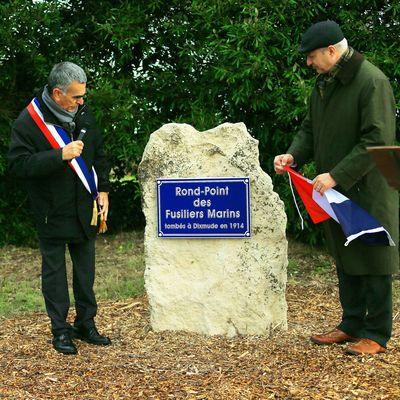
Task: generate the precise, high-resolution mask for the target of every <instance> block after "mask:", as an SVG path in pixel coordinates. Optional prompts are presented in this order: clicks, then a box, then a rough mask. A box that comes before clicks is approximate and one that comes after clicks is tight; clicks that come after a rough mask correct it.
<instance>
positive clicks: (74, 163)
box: [27, 97, 98, 200]
mask: <svg viewBox="0 0 400 400" xmlns="http://www.w3.org/2000/svg"><path fill="white" fill-rule="evenodd" d="M27 109H28V112H29V114H30V116H31V117H32V119H33V120H34V121H35V123H36V125H37V126H38V128H39V129H40V130H41V132H42V133H43V135H44V136H45V137H46V139H47V140H48V142H49V143H50V145H51V147H52V148H53V149H61V148H63V147H64V146H66V145H67V144H68V143H71V138H70V137H69V135H68V133H67V132H66V131H65V130H64V129H63V128H61V127H60V126H57V125H53V124H49V123H47V122H46V121H45V120H44V118H43V114H42V112H41V111H40V103H39V100H38V99H37V98H36V97H35V98H34V99H33V100H32V101H31V102H30V103H29V105H28V107H27ZM68 164H69V166H70V167H71V168H72V169H73V170H74V172H75V173H76V174H77V175H78V177H79V179H80V180H81V181H82V183H83V185H84V186H85V188H86V189H87V191H88V192H89V193H90V194H91V195H92V197H93V200H96V199H97V197H98V190H97V174H96V171H95V169H94V168H93V167H92V170H91V171H89V169H88V168H87V166H86V164H85V161H84V160H83V158H82V157H81V156H79V157H76V158H74V159H72V160H70V161H68Z"/></svg>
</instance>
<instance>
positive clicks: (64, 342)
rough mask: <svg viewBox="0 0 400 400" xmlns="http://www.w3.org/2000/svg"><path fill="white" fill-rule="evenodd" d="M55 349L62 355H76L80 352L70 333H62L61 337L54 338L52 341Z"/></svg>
mask: <svg viewBox="0 0 400 400" xmlns="http://www.w3.org/2000/svg"><path fill="white" fill-rule="evenodd" d="M51 343H52V344H53V347H54V348H55V349H56V350H57V351H58V352H59V353H62V354H76V353H78V350H77V349H76V347H75V345H74V342H73V341H72V340H71V337H70V336H69V334H68V333H62V334H61V335H56V336H53V340H52V341H51Z"/></svg>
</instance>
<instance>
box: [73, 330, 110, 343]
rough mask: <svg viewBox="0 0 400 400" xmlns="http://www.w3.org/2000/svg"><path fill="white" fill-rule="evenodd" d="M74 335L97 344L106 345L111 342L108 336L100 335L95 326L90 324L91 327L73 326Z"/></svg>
mask: <svg viewBox="0 0 400 400" xmlns="http://www.w3.org/2000/svg"><path fill="white" fill-rule="evenodd" d="M74 337H76V338H77V339H80V340H84V341H85V342H87V343H90V344H96V345H99V346H108V345H109V344H111V340H110V338H108V337H107V336H103V335H100V333H99V332H98V331H97V329H96V327H95V326H92V327H91V328H85V327H83V326H81V327H79V328H75V329H74Z"/></svg>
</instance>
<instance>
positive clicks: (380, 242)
mask: <svg viewBox="0 0 400 400" xmlns="http://www.w3.org/2000/svg"><path fill="white" fill-rule="evenodd" d="M285 170H286V171H287V172H288V175H289V179H290V182H291V183H293V185H294V187H295V188H296V191H297V193H298V194H299V196H300V198H301V200H302V201H303V203H304V206H305V208H306V210H307V212H308V214H309V215H310V218H311V220H312V221H313V223H314V224H317V223H319V222H323V221H326V220H328V219H330V218H332V219H334V220H335V221H336V222H337V223H338V224H339V225H340V226H341V228H342V230H343V233H344V235H345V237H346V242H345V244H344V245H345V246H348V245H349V243H350V242H351V241H353V240H355V239H357V238H358V239H360V240H361V241H363V242H364V243H365V244H367V245H370V246H395V243H394V242H393V239H392V238H391V236H390V234H389V232H388V231H387V230H386V229H385V228H384V227H383V226H382V224H380V223H379V222H378V221H377V220H376V219H375V218H374V217H372V216H371V215H370V214H369V213H368V212H367V211H365V210H364V209H362V208H361V207H360V206H358V205H357V204H356V203H354V202H353V201H351V200H350V199H349V198H347V197H346V196H344V195H343V194H341V193H340V192H338V191H337V190H334V189H328V190H326V191H325V193H324V194H323V195H321V194H320V193H318V192H317V191H315V190H314V189H313V184H312V181H311V180H310V179H307V178H305V177H304V176H302V175H300V174H299V173H297V172H295V171H294V170H293V169H291V168H290V167H288V166H285ZM293 197H294V194H293ZM296 206H297V204H296Z"/></svg>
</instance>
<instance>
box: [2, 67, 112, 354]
mask: <svg viewBox="0 0 400 400" xmlns="http://www.w3.org/2000/svg"><path fill="white" fill-rule="evenodd" d="M85 94H86V74H85V72H84V71H83V69H82V68H80V67H79V66H78V65H76V64H73V63H71V62H62V63H59V64H56V65H55V66H54V67H53V69H52V71H51V73H50V75H49V78H48V85H46V86H45V87H44V89H43V90H42V91H40V93H39V94H38V95H37V96H36V97H35V98H34V99H33V100H32V101H31V103H30V104H29V106H28V107H27V108H26V109H24V110H23V111H22V112H21V114H20V115H19V117H18V118H17V119H16V121H15V122H14V124H13V126H12V134H11V143H10V148H9V154H8V159H9V169H10V172H11V173H12V174H13V175H14V176H16V177H18V178H20V179H22V180H24V184H25V186H26V188H27V191H28V194H29V198H30V201H31V206H32V209H33V214H34V217H35V220H36V226H37V231H38V236H39V244H40V251H41V254H42V292H43V296H44V299H45V304H46V310H47V313H48V315H49V317H50V320H51V327H52V333H53V341H52V343H53V347H54V348H55V349H56V350H57V351H59V352H61V353H64V354H76V353H77V349H76V347H75V345H74V343H73V341H72V339H73V338H79V339H82V340H85V341H87V342H88V343H92V344H98V345H108V344H110V343H111V341H110V339H109V338H107V337H105V336H102V335H100V334H99V333H98V331H97V329H96V326H95V323H94V317H95V315H96V312H97V303H96V299H95V295H94V291H93V283H94V274H95V246H94V242H95V237H96V225H97V214H98V209H99V210H100V212H99V214H100V215H101V216H102V218H104V219H105V220H106V219H107V213H108V192H109V180H108V175H109V165H108V162H107V160H106V158H105V155H104V151H103V139H102V135H101V133H100V131H99V130H98V128H97V126H96V123H95V121H94V118H93V117H92V115H91V114H90V112H89V110H88V108H87V107H86V105H84V104H83V103H84V96H85ZM66 246H68V249H69V253H70V256H71V260H72V264H73V292H74V297H75V309H76V317H75V322H74V328H72V327H71V326H70V325H69V323H68V322H67V315H68V310H69V306H70V300H69V295H68V284H67V276H66V265H65V248H66Z"/></svg>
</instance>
